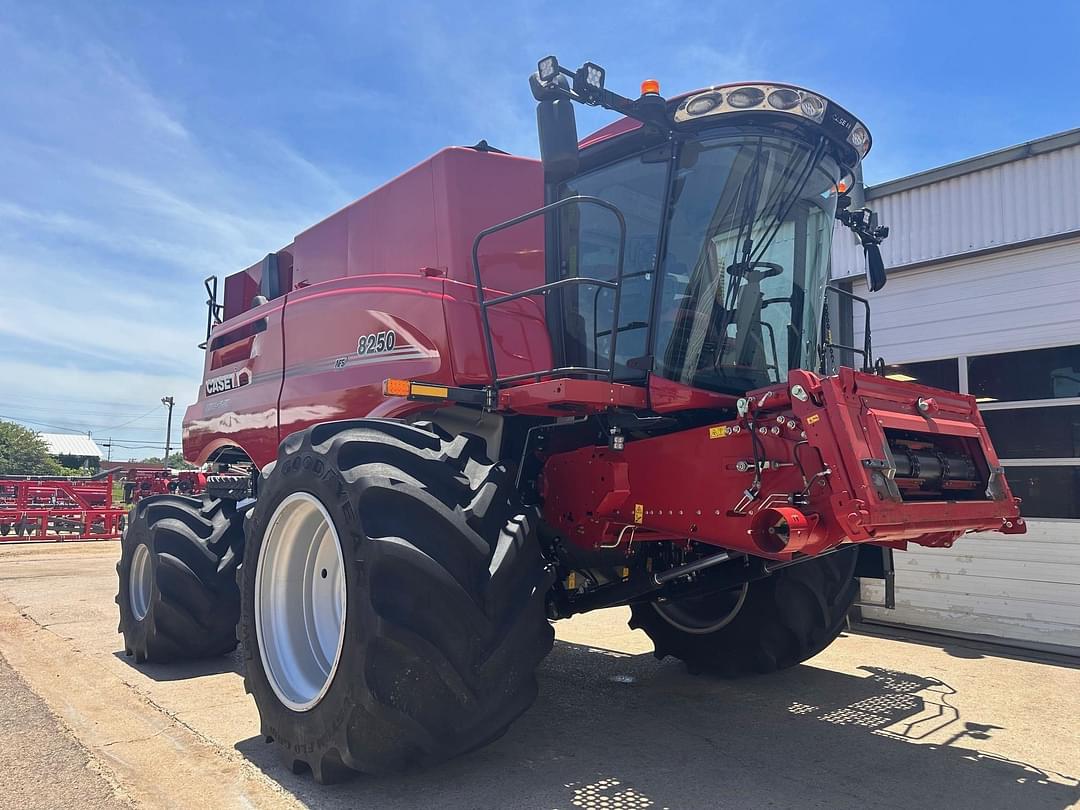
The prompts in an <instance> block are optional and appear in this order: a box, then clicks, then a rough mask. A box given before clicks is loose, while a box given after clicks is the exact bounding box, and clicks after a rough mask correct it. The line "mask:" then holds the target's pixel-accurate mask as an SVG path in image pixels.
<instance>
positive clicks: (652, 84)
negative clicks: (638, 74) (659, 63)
mask: <svg viewBox="0 0 1080 810" xmlns="http://www.w3.org/2000/svg"><path fill="white" fill-rule="evenodd" d="M647 93H654V94H656V95H660V82H658V81H657V80H656V79H646V80H645V81H643V82H642V83H641V95H643V96H644V95H646V94H647Z"/></svg>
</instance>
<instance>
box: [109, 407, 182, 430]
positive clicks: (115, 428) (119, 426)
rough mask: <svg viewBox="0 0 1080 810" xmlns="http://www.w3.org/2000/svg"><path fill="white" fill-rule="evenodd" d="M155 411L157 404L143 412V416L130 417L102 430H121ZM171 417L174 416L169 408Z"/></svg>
mask: <svg viewBox="0 0 1080 810" xmlns="http://www.w3.org/2000/svg"><path fill="white" fill-rule="evenodd" d="M155 411H157V406H154V407H153V408H151V409H150V410H148V411H147V412H146V413H144V414H142V415H141V416H136V417H135V418H134V419H129V420H128V421H126V422H124V423H122V424H119V425H113V426H112V427H107V428H102V430H119V429H120V428H122V427H126V426H127V425H130V424H131V423H132V422H138V421H139V420H140V419H145V418H146V417H148V416H149V415H150V414H152V413H154V412H155ZM169 418H170V419H171V418H172V408H169Z"/></svg>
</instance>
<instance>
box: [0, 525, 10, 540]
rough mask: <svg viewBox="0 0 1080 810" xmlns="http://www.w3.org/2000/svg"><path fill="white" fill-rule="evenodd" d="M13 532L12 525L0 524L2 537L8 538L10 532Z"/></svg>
mask: <svg viewBox="0 0 1080 810" xmlns="http://www.w3.org/2000/svg"><path fill="white" fill-rule="evenodd" d="M10 531H11V524H10V523H0V537H7V536H8V532H10Z"/></svg>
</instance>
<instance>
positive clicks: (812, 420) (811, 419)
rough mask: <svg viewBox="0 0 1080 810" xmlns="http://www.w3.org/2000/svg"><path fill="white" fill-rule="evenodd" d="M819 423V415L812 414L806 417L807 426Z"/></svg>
mask: <svg viewBox="0 0 1080 810" xmlns="http://www.w3.org/2000/svg"><path fill="white" fill-rule="evenodd" d="M820 421H821V414H820V413H812V414H810V415H809V416H808V417H806V424H808V425H816V424H817V423H818V422H820Z"/></svg>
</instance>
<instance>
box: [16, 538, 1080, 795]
mask: <svg viewBox="0 0 1080 810" xmlns="http://www.w3.org/2000/svg"><path fill="white" fill-rule="evenodd" d="M118 553H119V545H118V544H109V543H96V544H62V545H60V544H57V545H48V546H29V545H23V546H3V545H0V652H2V653H3V655H4V656H5V657H6V658H7V660H8V661H9V662H10V664H11V667H12V669H13V670H15V671H16V672H17V673H18V676H19V677H20V678H21V679H22V681H24V682H25V684H26V685H27V686H28V687H29V689H30V690H33V692H34V693H36V695H38V696H40V698H41V700H42V701H43V703H36V704H35V703H33V701H30V702H28V703H20V704H19V707H16V709H15V711H14V712H11V711H9V712H6V713H4V714H0V741H4V745H5V747H7V746H9V745H12V744H14V743H12V742H8V741H9V740H14V739H16V738H15V737H13V736H12V735H11V730H12V729H11V727H12V725H13V724H19V725H20V726H21V725H25V724H26V723H35V724H36V723H41V722H44V721H43V720H42V719H41V718H42V716H43V713H45V712H47V710H46V708H45V707H46V706H47V707H48V710H51V712H53V713H55V715H57V716H58V717H59V718H60V720H61V721H62V723H63V727H59V726H57V727H55V728H56V731H57V733H64V734H66V733H67V732H66V730H65V729H70V731H71V733H72V734H73V735H74V739H72V738H68V739H69V741H71V742H72V744H73V745H76V748H78V746H81V747H82V748H81V750H82V755H85V757H86V760H87V761H88V762H89V768H90V770H89V771H88V773H90V774H91V775H95V769H96V772H97V774H96V775H97V776H98V777H99V778H100V779H101V780H102V781H101V782H100V783H98V782H94V783H93V785H88V786H86V787H85V791H88V792H87V794H86V795H87V796H91V797H93V796H100V797H102V798H101V800H102V801H117V802H121V801H122V802H130V803H132V804H134V805H138V806H143V807H190V806H192V805H194V804H200V805H203V806H209V807H251V806H255V807H296V806H304V805H307V806H312V807H330V808H336V807H342V808H344V807H350V808H369V807H370V808H380V809H381V808H388V809H392V808H413V807H440V808H488V807H490V808H545V809H546V810H557V809H564V808H574V807H578V808H587V809H588V810H603V809H607V808H612V809H615V808H619V809H621V808H657V809H659V808H672V810H674V808H707V807H708V808H711V807H740V808H741V807H768V806H778V807H818V806H820V807H830V808H842V807H859V808H874V807H901V806H904V807H910V806H917V805H923V806H948V807H950V808H964V807H972V808H975V807H979V808H987V807H1012V806H1022V807H1025V808H1044V807H1045V808H1062V807H1070V806H1080V783H1078V780H1077V777H1078V776H1080V731H1078V721H1077V718H1078V717H1080V666H1078V662H1070V661H1066V660H1060V659H1051V658H1044V659H1043V660H1026V659H1023V658H1020V657H1011V656H1008V655H1004V654H1002V653H1001V651H1000V650H997V649H993V650H991V649H986V648H979V647H978V646H977V645H970V644H959V643H957V644H952V643H944V642H939V641H932V642H931V643H925V642H912V641H907V640H899V639H895V638H880V637H873V636H867V635H860V634H845V635H844V636H843V637H842V638H841V639H840V640H838V641H837V642H836V644H834V645H833V646H832V647H830V648H829V649H828V650H826V651H825V652H824V653H822V654H821V655H819V656H817V657H816V658H814V659H813V660H812V661H810V662H808V663H807V664H805V665H803V666H799V667H795V668H794V669H792V670H789V671H787V672H783V673H779V674H777V675H774V676H770V677H765V678H759V679H751V680H743V681H720V680H714V679H711V678H707V677H695V676H691V675H689V674H688V673H687V672H686V670H685V668H684V667H683V666H682V665H680V664H679V663H677V662H674V661H671V660H667V661H664V662H658V661H656V660H655V659H654V658H653V657H652V656H651V655H650V654H649V652H650V651H651V645H650V644H649V641H648V639H647V638H646V637H645V636H644V635H643V634H642V633H640V632H638V631H631V630H629V629H627V628H626V624H625V620H626V611H622V610H614V611H604V612H599V613H594V614H590V615H587V616H582V617H577V618H575V619H573V620H570V621H566V622H561V623H559V624H557V625H556V632H557V635H558V638H559V641H558V642H557V643H556V647H555V649H554V651H553V652H552V654H551V655H550V656H549V658H548V659H547V660H546V661H545V663H544V664H543V666H542V668H541V671H540V688H541V696H540V698H539V700H538V701H537V703H536V705H534V706H533V708H532V709H531V710H530V711H529V712H528V713H527V714H526V715H525V716H524V717H522V718H521V719H520V720H519V721H518V722H517V723H516V724H514V725H513V726H512V727H511V729H510V731H509V732H508V733H507V734H506V736H505V737H503V738H502V739H501V740H499V741H498V742H496V743H495V744H493V745H491V746H489V747H487V748H484V749H482V750H480V751H477V752H475V753H473V754H470V755H468V756H466V757H463V758H460V759H458V760H455V761H453V762H450V763H447V764H445V765H443V766H441V767H438V768H436V769H433V770H430V771H426V772H421V773H412V774H405V775H397V776H385V777H377V778H371V777H363V776H361V777H358V778H356V779H354V780H353V781H350V782H347V783H345V784H342V785H334V786H320V785H316V784H314V783H313V782H312V781H311V779H310V777H309V776H294V775H293V774H291V773H290V772H289V771H288V770H287V769H286V768H285V767H283V766H282V765H281V764H280V763H279V762H278V760H277V758H276V757H275V756H274V755H273V752H272V749H271V747H270V746H267V745H266V744H264V743H263V742H262V740H261V739H260V738H259V736H258V728H259V727H258V715H257V712H256V710H255V706H254V704H253V702H252V701H251V700H250V698H249V697H248V696H247V695H245V694H244V691H243V684H242V680H241V677H240V675H239V673H238V661H237V658H236V657H235V656H234V657H231V658H225V659H220V660H217V661H210V662H201V663H199V664H194V665H186V666H182V667H160V666H153V665H144V666H135V665H134V663H133V661H132V660H131V659H129V658H126V657H125V656H124V655H123V653H122V644H121V640H120V637H119V636H118V635H117V633H116V608H115V605H114V604H113V596H114V595H115V592H116V575H115V572H114V570H113V566H114V564H115V561H116V556H117V554H118ZM0 677H2V669H0ZM4 683H7V681H4ZM0 688H2V687H0ZM28 698H33V696H32V695H30V696H28ZM28 698H27V699H28ZM20 707H21V708H20ZM35 707H36V708H35ZM24 718H25V719H24ZM47 719H48V718H47ZM21 739H22V741H23V744H24V745H34V743H33V741H32V740H30V739H27V738H26V737H23V738H21ZM74 740H77V741H78V743H77V744H76V743H75V742H74ZM73 761H78V756H75V757H74V760H73ZM19 762H20V760H19V759H18V758H15V759H14V760H13V759H12V758H10V757H7V758H5V760H4V761H2V762H0V774H2V777H0V780H2V781H0V786H3V785H7V784H12V785H18V786H19V790H22V791H24V794H21V795H33V793H34V790H35V788H34V784H35V783H34V781H33V780H34V779H36V778H37V777H36V776H35V775H34V774H33V773H32V771H33V769H32V768H28V767H26V766H24V765H20V764H19ZM80 767H82V766H81V765H80ZM84 770H86V769H85V768H84ZM36 784H38V787H37V791H38V794H45V796H46V797H47V798H51V799H52V802H51V803H50V804H42V805H41V806H43V807H44V806H52V807H67V806H84V804H85V803H84V802H78V801H75V800H73V799H72V797H71V795H70V794H66V793H59V792H56V793H54V792H53V791H56V790H58V788H57V787H56V786H55V785H53V786H50V784H49V783H48V782H41V783H36ZM102 790H106V792H105V793H101V792H100V791H102ZM93 791H98V792H97V793H94V792H93ZM109 791H111V792H109ZM5 792H6V791H5ZM78 795H79V794H78V793H76V794H75V796H76V798H77V797H78ZM0 801H2V799H0ZM22 806H26V805H22ZM91 806H93V805H91ZM101 806H110V805H108V804H103V805H101ZM120 806H122V805H120Z"/></svg>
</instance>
